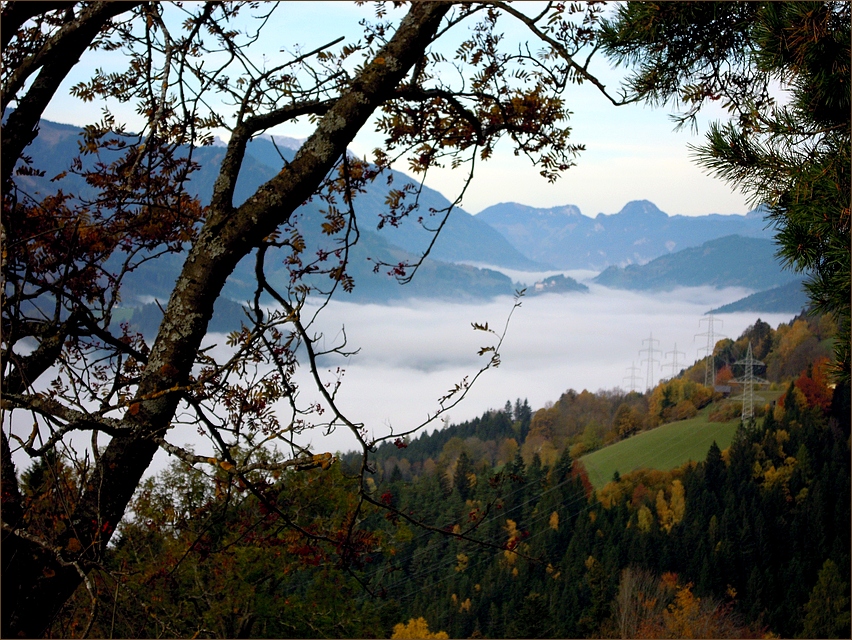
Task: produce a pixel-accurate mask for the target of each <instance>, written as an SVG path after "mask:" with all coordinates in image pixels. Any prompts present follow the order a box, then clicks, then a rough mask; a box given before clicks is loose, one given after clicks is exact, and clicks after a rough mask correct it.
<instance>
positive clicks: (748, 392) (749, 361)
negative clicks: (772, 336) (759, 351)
mask: <svg viewBox="0 0 852 640" xmlns="http://www.w3.org/2000/svg"><path fill="white" fill-rule="evenodd" d="M734 365H742V366H744V367H745V370H744V371H743V375H742V376H741V377H739V378H735V379H734V380H733V381H732V382H736V383H738V384H741V385H743V417H742V420H743V424H750V423H752V422H753V421H754V398H755V395H754V388H755V387H756V386H759V385H762V384H769V382H768V381H767V380H764V379H763V378H759V377H758V376H756V375H754V368H755V366H758V367H765V366H766V365H765V364H764V363H762V362H761V361H760V360H755V359H754V356H752V354H751V340H749V342H748V352H747V353H746V357H745V358H743V359H741V360H737V361H736V362H735V363H734Z"/></svg>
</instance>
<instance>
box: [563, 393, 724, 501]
mask: <svg viewBox="0 0 852 640" xmlns="http://www.w3.org/2000/svg"><path fill="white" fill-rule="evenodd" d="M712 407H714V405H708V406H707V407H705V408H704V409H703V410H702V411H701V412H700V413H699V414H698V415H697V416H696V417H694V418H691V419H689V420H682V421H680V422H670V423H668V424H664V425H661V426H659V427H657V428H656V429H651V430H650V431H643V432H642V433H639V434H637V435H635V436H633V437H631V438H627V439H626V440H622V441H620V442H616V443H615V444H612V445H610V446H608V447H604V448H603V449H598V450H597V451H594V452H592V453H590V454H588V455H586V456H583V457H581V458H580V460H581V461H582V462H583V464H584V465H585V467H586V471H588V473H589V480H591V482H592V484H593V485H594V487H595V489H600V488H601V487H603V486H604V485H605V484H606V483H607V482H609V481H610V480H612V476H613V474H614V473H615V472H616V471H618V472H619V474H622V475H623V474H625V473H629V472H631V471H634V470H636V469H640V468H646V469H660V470H661V471H667V470H669V469H673V468H674V467H678V466H680V465H682V464H683V463H685V462H688V461H689V460H694V461H696V462H698V461H701V460H704V459H705V458H706V457H707V452H708V451H709V450H710V445H712V444H713V441H714V440H715V441H716V444H717V445H719V448H720V449H726V448H728V446H730V444H731V442H732V440H733V438H734V433H736V430H737V426H738V424H739V420H732V421H730V422H725V423H720V422H710V421H709V420H708V419H707V416H708V415H709V413H710V410H711V408H712Z"/></svg>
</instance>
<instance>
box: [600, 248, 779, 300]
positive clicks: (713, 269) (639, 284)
mask: <svg viewBox="0 0 852 640" xmlns="http://www.w3.org/2000/svg"><path fill="white" fill-rule="evenodd" d="M775 250H776V248H775V244H774V243H773V242H772V241H770V240H763V239H759V238H744V237H742V236H726V237H724V238H718V239H716V240H711V241H709V242H705V243H704V244H702V245H701V246H700V247H692V248H689V249H684V250H683V251H679V252H677V253H673V254H670V255H666V256H661V257H659V258H657V259H655V260H652V261H651V262H649V263H647V264H644V265H641V266H640V265H628V266H627V267H624V268H621V267H614V266H613V267H609V268H608V269H606V270H605V271H603V272H602V273H601V274H599V275H598V276H597V277H596V278H594V280H593V281H594V282H595V283H597V284H601V285H604V286H606V287H611V288H613V289H634V290H671V289H674V288H675V287H680V286H683V287H696V286H703V285H711V286H715V287H733V286H738V287H747V288H749V289H757V290H760V289H768V288H770V287H775V286H779V285H782V284H787V283H789V282H790V280H791V279H793V278H794V276H793V275H792V274H791V273H790V272H786V271H782V269H781V265H780V264H779V263H778V261H777V259H776V258H775Z"/></svg>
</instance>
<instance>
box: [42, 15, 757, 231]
mask: <svg viewBox="0 0 852 640" xmlns="http://www.w3.org/2000/svg"><path fill="white" fill-rule="evenodd" d="M524 6H525V8H526V6H528V5H524ZM373 12H374V8H373V6H372V5H366V6H361V7H358V6H355V4H354V3H349V2H284V3H282V6H281V7H280V9H279V11H278V12H277V13H276V14H275V15H274V17H273V19H272V22H271V24H270V25H268V27H270V28H268V29H267V31H266V32H265V34H264V36H263V38H262V39H261V40H259V41H258V43H257V44H256V50H257V52H258V53H257V61H258V64H260V63H261V62H262V60H263V57H264V56H265V57H266V59H267V60H268V61H269V62H270V64H272V63H274V62H275V61H276V58H279V59H280V56H281V55H282V54H280V53H279V50H280V49H282V48H285V49H287V50H290V51H293V50H294V49H295V47H296V45H301V47H302V50H303V51H306V50H311V49H313V48H315V47H317V46H319V45H322V44H325V43H327V42H329V41H331V40H333V39H334V38H336V37H338V36H341V35H342V36H353V35H355V34H357V33H359V26H358V21H359V20H360V19H361V18H363V17H372V16H373ZM400 13H401V11H399V10H397V11H394V10H393V9H390V11H389V15H391V16H393V15H394V14H400ZM505 22H506V25H507V26H506V27H505V29H506V33H507V38H508V39H512V38H519V37H522V34H523V32H522V31H521V30H520V29H519V28H518V27H517V25H516V24H515V25H512V24H511V23H510V22H509V20H508V19H507V20H506V21H505ZM458 28H460V29H462V30H464V31H466V30H467V28H468V26H467V25H464V24H463V25H461V26H460V27H457V29H458ZM451 35H452V34H451ZM461 35H463V34H461V33H460V34H458V35H455V36H454V37H452V38H450V39H449V41H448V43H447V46H446V49H445V50H446V51H449V52H452V50H453V48H454V46H453V43H454V42H457V41H458V38H459V36H461ZM120 63H121V60H120V54H119V53H104V52H97V53H88V54H86V55H85V56H84V57H83V59H82V62H81V64H80V65H78V66H77V67H76V69H75V70H74V72H73V76H72V77H71V78H69V80H68V81H67V82H66V83H65V87H64V92H63V93H62V95H60V96H58V97H57V99H56V100H54V103H53V104H51V106H50V107H49V108H48V110H47V111H46V113H45V117H47V118H48V119H50V120H54V121H58V122H63V123H68V124H77V125H83V124H86V123H88V122H91V121H92V120H93V119H96V118H98V117H99V116H100V110H101V106H102V105H100V104H97V103H89V104H83V103H81V102H80V101H78V100H76V99H73V98H71V97H69V96H68V94H67V88H68V87H70V86H71V85H72V84H74V83H76V82H79V81H80V80H82V79H84V78H85V77H86V76H87V75H88V74H90V73H91V72H92V71H93V70H94V69H95V68H96V67H103V68H106V69H110V68H115V69H117V68H120ZM590 69H591V70H592V71H593V72H594V73H595V74H596V75H598V77H599V78H601V79H602V80H603V81H604V83H605V84H606V85H607V86H608V87H609V88H612V89H615V88H616V87H617V85H618V79H619V77H620V72H618V71H613V70H612V69H610V67H609V65H608V63H607V61H606V60H605V59H603V58H598V59H597V64H595V62H593V63H592V65H591V67H590ZM565 99H566V101H567V103H568V105H569V108H570V109H571V110H572V111H573V114H574V115H573V116H572V118H571V120H570V122H569V123H568V124H569V126H571V128H572V140H573V141H574V142H575V143H582V144H585V145H586V151H585V152H583V153H582V154H581V155H580V157H579V158H578V160H577V166H576V167H573V168H572V169H570V170H569V171H567V172H566V173H565V174H564V175H563V177H562V178H560V179H559V180H558V181H557V182H556V183H555V184H549V183H548V182H547V181H546V180H544V179H543V178H542V177H541V176H539V175H538V171H537V170H536V169H535V168H534V167H532V166H531V164H530V162H529V160H528V159H526V158H524V157H515V156H514V155H513V154H512V151H511V147H510V145H509V144H503V145H502V146H500V147H498V150H497V151H498V152H497V153H496V154H495V156H494V158H493V159H491V160H490V161H488V162H487V163H480V164H479V167H478V173H477V176H476V178H475V179H474V182H473V184H472V185H471V186H470V188H469V189H468V192H467V194H466V196H465V199H464V202H463V203H462V206H463V208H464V209H465V210H467V211H468V212H470V213H478V212H479V211H481V210H482V209H484V208H486V207H488V206H490V205H493V204H497V203H500V202H509V201H513V202H520V203H522V204H526V205H530V206H535V207H554V206H561V205H566V204H574V205H577V206H579V207H580V209H581V211H582V212H583V213H584V214H586V215H589V216H594V215H596V214H597V213H599V212H603V213H615V212H616V211H618V210H619V209H620V208H621V207H622V206H624V204H625V203H626V202H628V201H630V200H639V199H647V200H651V201H652V202H654V203H655V204H657V206H659V207H660V208H661V209H662V210H663V211H665V212H667V213H669V214H672V215H674V214H683V215H703V214H708V213H723V214H728V213H739V214H743V213H745V212H746V211H747V210H748V206H747V204H746V201H745V200H746V199H745V198H744V197H743V196H742V194H740V193H733V192H732V191H731V189H730V188H729V187H728V186H727V185H726V184H725V183H723V182H721V181H720V180H717V179H715V178H712V177H709V176H707V175H704V174H703V173H702V171H701V170H700V169H699V168H698V167H697V166H696V165H695V164H694V163H693V162H692V161H691V160H690V155H689V153H690V152H689V150H688V148H687V144H688V143H692V144H699V143H701V142H702V140H703V134H702V132H703V130H704V129H706V124H707V122H708V120H711V119H718V118H720V117H723V116H724V113H723V112H722V111H721V110H720V109H717V110H715V111H713V110H710V111H708V113H707V114H705V116H704V117H703V118H702V121H701V123H700V129H701V131H700V132H699V133H698V134H693V133H691V132H690V131H688V130H684V131H680V132H675V131H674V130H673V125H672V122H671V121H670V120H669V118H668V113H669V111H668V110H667V109H651V108H649V107H646V106H643V105H628V106H623V107H614V106H613V105H611V104H610V103H609V101H607V100H606V99H605V98H604V97H603V96H602V95H600V93H599V92H598V91H597V89H595V88H594V87H593V86H592V85H589V84H587V85H583V86H576V87H572V88H571V89H570V90H569V92H568V94H567V95H566V96H565ZM111 108H113V109H114V111H115V112H116V113H117V115H119V116H120V117H121V118H124V119H125V121H127V122H129V123H130V124H131V127H132V123H133V121H134V120H135V119H136V118H137V116H136V114H135V112H134V107H133V105H115V104H112V105H111ZM228 111H229V110H228V109H227V108H226V109H225V112H226V113H227V112H228ZM310 131H311V129H310V125H309V123H308V122H307V120H305V121H304V122H300V123H297V124H295V125H291V126H288V127H285V128H281V129H280V130H275V131H272V133H278V134H282V135H289V136H293V137H305V136H307V135H308V134H309V133H310ZM220 133H221V135H222V137H227V133H226V132H224V131H223V132H220ZM379 144H381V138H380V136H378V135H376V134H375V133H374V132H373V131H372V130H371V129H370V128H369V127H368V128H367V129H365V130H364V131H362V132H361V134H359V136H358V137H357V138H356V140H355V142H354V143H353V144H352V149H353V150H354V151H355V152H356V153H358V154H359V155H364V154H366V153H367V152H368V151H369V150H371V149H372V148H374V147H375V146H377V145H379ZM397 168H398V169H403V168H404V166H400V167H397ZM460 174H461V172H460V171H455V172H453V171H450V170H444V171H436V172H433V174H431V176H430V179H429V180H428V184H429V186H431V187H433V188H435V189H437V190H439V191H441V192H442V193H444V194H445V195H446V196H447V197H449V198H451V199H452V198H453V197H454V194H455V192H456V190H457V189H458V186H459V184H460V180H459V178H460Z"/></svg>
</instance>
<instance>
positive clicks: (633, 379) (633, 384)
mask: <svg viewBox="0 0 852 640" xmlns="http://www.w3.org/2000/svg"><path fill="white" fill-rule="evenodd" d="M627 370H628V371H629V372H630V375H629V376H624V378H622V379H623V380H630V390H631V391H636V389H637V388H638V386H639V376H637V375H636V372H637V371H639V367H637V366H636V363H635V362H631V363H630V366H629V367H627Z"/></svg>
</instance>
